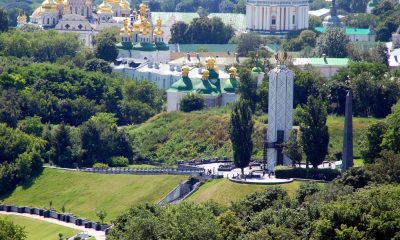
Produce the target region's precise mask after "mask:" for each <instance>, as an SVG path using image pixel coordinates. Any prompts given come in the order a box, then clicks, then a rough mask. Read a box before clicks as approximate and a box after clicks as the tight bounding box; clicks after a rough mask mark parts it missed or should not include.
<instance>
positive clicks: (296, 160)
mask: <svg viewBox="0 0 400 240" xmlns="http://www.w3.org/2000/svg"><path fill="white" fill-rule="evenodd" d="M283 153H284V154H285V155H286V156H287V157H288V158H290V159H291V160H292V161H293V164H300V162H301V160H302V159H303V150H302V147H301V144H300V141H299V137H298V133H297V131H294V130H292V132H291V133H290V138H289V141H287V142H286V143H285V146H284V148H283Z"/></svg>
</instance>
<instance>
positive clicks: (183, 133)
mask: <svg viewBox="0 0 400 240" xmlns="http://www.w3.org/2000/svg"><path fill="white" fill-rule="evenodd" d="M228 128H229V113H227V112H225V111H224V110H221V111H218V110H217V109H213V110H210V111H199V112H192V113H182V112H173V113H161V114H159V115H157V116H155V117H153V118H152V119H150V120H148V121H147V122H146V123H145V124H142V125H139V126H133V127H129V128H128V130H129V133H130V135H131V136H132V137H133V138H134V145H135V146H136V148H137V149H138V150H139V153H140V155H141V156H143V157H145V158H146V159H150V160H152V161H157V162H162V163H168V164H175V161H176V160H178V159H182V160H190V159H193V158H199V157H204V158H211V157H222V156H230V155H232V147H231V142H230V140H229V132H228ZM255 131H256V134H255V135H254V143H255V145H256V146H255V151H254V155H255V156H257V155H258V156H261V151H260V150H261V148H262V146H261V140H262V139H261V135H262V134H261V133H262V124H261V123H259V122H256V124H255Z"/></svg>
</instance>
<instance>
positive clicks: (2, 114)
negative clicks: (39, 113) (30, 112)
mask: <svg viewBox="0 0 400 240" xmlns="http://www.w3.org/2000/svg"><path fill="white" fill-rule="evenodd" d="M21 102H22V99H21V97H20V96H19V95H18V94H17V92H16V90H15V89H14V88H12V89H9V90H3V91H2V92H1V95H0V122H4V123H7V125H8V126H10V127H14V128H15V127H17V123H18V119H20V117H21Z"/></svg>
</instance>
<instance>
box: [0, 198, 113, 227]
mask: <svg viewBox="0 0 400 240" xmlns="http://www.w3.org/2000/svg"><path fill="white" fill-rule="evenodd" d="M1 211H3V212H15V213H26V214H31V215H38V216H43V217H44V218H53V219H57V220H59V221H61V222H67V223H73V224H75V225H77V226H85V228H91V229H94V230H96V231H103V232H107V229H108V228H110V227H111V226H110V225H107V224H100V223H98V222H93V221H90V220H86V219H83V218H78V217H76V216H74V215H72V214H70V213H59V212H56V211H52V210H47V209H41V208H33V207H21V206H15V205H7V204H0V212H1Z"/></svg>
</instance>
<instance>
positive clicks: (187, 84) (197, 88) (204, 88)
mask: <svg viewBox="0 0 400 240" xmlns="http://www.w3.org/2000/svg"><path fill="white" fill-rule="evenodd" d="M212 73H213V72H212V71H210V78H209V80H207V81H203V80H201V79H200V78H189V77H182V78H181V79H179V80H178V81H176V82H175V83H174V84H172V86H171V87H170V88H169V89H168V90H167V92H198V93H200V94H204V95H219V94H221V93H234V92H235V91H236V89H237V87H238V85H239V84H238V81H237V79H219V78H218V75H217V78H212V75H213V74H212ZM221 86H223V87H222V88H221Z"/></svg>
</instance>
